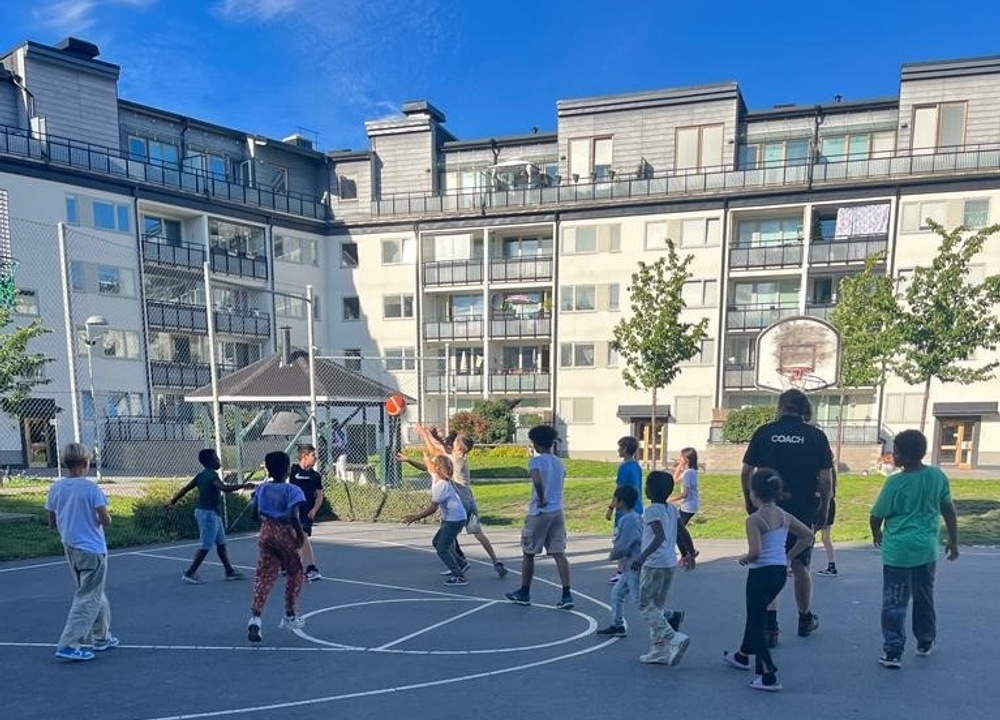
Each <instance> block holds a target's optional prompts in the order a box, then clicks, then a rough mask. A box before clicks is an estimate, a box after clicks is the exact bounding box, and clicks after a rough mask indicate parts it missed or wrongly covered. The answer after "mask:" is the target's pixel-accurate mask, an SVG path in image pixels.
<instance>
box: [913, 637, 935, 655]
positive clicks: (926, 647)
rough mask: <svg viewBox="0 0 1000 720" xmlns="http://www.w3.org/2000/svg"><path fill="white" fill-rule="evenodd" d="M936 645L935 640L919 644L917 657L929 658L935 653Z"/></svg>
mask: <svg viewBox="0 0 1000 720" xmlns="http://www.w3.org/2000/svg"><path fill="white" fill-rule="evenodd" d="M936 645H937V643H935V642H934V641H933V640H931V641H930V642H925V643H919V644H918V645H917V655H918V656H919V657H927V656H928V655H930V654H931V653H932V652H934V648H935V646H936Z"/></svg>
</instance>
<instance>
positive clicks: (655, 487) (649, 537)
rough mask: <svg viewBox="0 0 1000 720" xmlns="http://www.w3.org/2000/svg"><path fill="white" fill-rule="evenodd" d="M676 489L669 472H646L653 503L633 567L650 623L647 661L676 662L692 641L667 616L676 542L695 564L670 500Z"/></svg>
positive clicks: (687, 561) (644, 659)
mask: <svg viewBox="0 0 1000 720" xmlns="http://www.w3.org/2000/svg"><path fill="white" fill-rule="evenodd" d="M673 490H674V479H673V478H672V477H671V476H670V474H669V473H665V472H661V471H659V470H654V471H653V472H651V473H649V475H648V476H646V497H647V498H649V500H650V504H649V507H647V508H646V511H645V512H644V513H643V530H642V554H641V555H640V556H639V558H638V559H637V560H635V561H634V562H633V563H632V569H633V570H639V571H640V575H639V614H641V615H642V617H643V619H644V620H645V621H646V622H647V623H648V624H649V642H650V646H649V652H648V653H646V654H645V655H640V656H639V661H640V662H644V663H662V664H666V665H676V664H677V663H679V662H680V661H681V658H682V657H684V652H685V651H686V650H687V647H688V643H689V642H690V640H689V638H688V636H687V635H685V634H684V633H682V632H676V631H675V630H674V629H673V627H672V626H671V625H670V622H669V621H668V618H667V612H668V611H667V609H666V607H667V593H668V591H669V590H670V583H671V581H672V580H673V577H674V571H675V570H676V569H677V553H676V551H675V550H674V546H675V545H676V546H678V547H680V549H681V552H682V553H683V554H684V556H685V566H686V567H689V568H691V567H693V566H694V557H693V555H694V545H693V543H692V542H691V536H690V535H689V534H688V531H687V529H685V527H684V526H683V525H682V524H681V523H680V517H679V514H678V511H677V508H675V507H674V506H673V505H669V504H667V498H669V497H670V493H672V492H673Z"/></svg>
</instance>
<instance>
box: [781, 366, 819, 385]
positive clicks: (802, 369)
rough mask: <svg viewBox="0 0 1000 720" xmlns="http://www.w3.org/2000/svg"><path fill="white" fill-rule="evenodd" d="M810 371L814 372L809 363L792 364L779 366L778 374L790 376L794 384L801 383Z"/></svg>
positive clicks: (790, 380)
mask: <svg viewBox="0 0 1000 720" xmlns="http://www.w3.org/2000/svg"><path fill="white" fill-rule="evenodd" d="M810 372H812V368H811V367H809V366H808V365H790V366H788V367H780V368H778V374H780V375H783V376H784V377H786V378H788V381H789V382H790V383H792V384H793V385H797V384H801V383H802V381H803V380H804V379H805V377H806V375H808V374H809V373H810Z"/></svg>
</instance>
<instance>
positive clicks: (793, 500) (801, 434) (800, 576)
mask: <svg viewBox="0 0 1000 720" xmlns="http://www.w3.org/2000/svg"><path fill="white" fill-rule="evenodd" d="M811 414H812V408H811V406H810V404H809V398H807V397H806V395H805V393H803V392H802V391H801V390H795V389H792V390H786V391H785V392H783V393H782V394H781V395H780V396H779V397H778V419H777V420H775V421H774V422H770V423H767V424H766V425H762V426H761V427H759V428H758V429H757V431H756V432H754V434H753V437H752V438H751V439H750V445H749V446H748V447H747V451H746V454H745V455H744V456H743V470H742V472H741V474H740V480H741V482H742V485H743V499H744V501H745V503H746V509H747V513H752V512H753V510H754V507H753V504H752V503H751V502H750V476H751V475H753V473H754V471H755V470H756V469H757V468H771V469H772V470H775V471H776V472H777V473H778V474H779V475H780V476H781V479H782V483H783V487H784V497H783V498H782V499H781V501H780V502H779V503H778V504H779V505H780V506H781V507H782V508H783V509H784V510H785V511H786V512H788V513H789V514H791V515H794V516H795V517H796V518H798V519H799V520H800V521H802V522H803V523H805V524H806V525H808V526H809V527H812V528H814V529H819V528H821V527H822V526H824V525H826V523H827V517H828V515H829V511H830V495H831V490H832V485H833V452H832V451H831V450H830V441H829V440H828V439H827V437H826V434H824V433H823V431H822V430H820V429H819V428H817V427H814V426H812V425H808V424H806V422H805V418H807V417H810V416H811ZM817 496H818V499H817ZM789 540H790V541H791V540H793V538H792V537H791V536H790V537H789ZM811 558H812V551H811V549H807V550H805V551H803V552H802V553H801V554H800V555H799V556H798V557H796V558H794V559H793V560H792V575H793V578H794V587H795V604H796V605H798V609H799V627H798V631H799V636H800V637H806V636H808V635H810V634H812V632H813V631H815V630H816V628H818V627H819V618H817V617H816V615H815V614H814V613H813V612H812V610H811V605H812V575H811V574H810V572H809V562H810V560H811ZM777 638H778V612H777V604H776V602H775V603H773V604H772V606H771V607H770V608H768V642H769V644H771V645H772V646H773V645H774V644H775V643H776V642H777Z"/></svg>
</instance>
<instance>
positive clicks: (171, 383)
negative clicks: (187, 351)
mask: <svg viewBox="0 0 1000 720" xmlns="http://www.w3.org/2000/svg"><path fill="white" fill-rule="evenodd" d="M149 374H150V381H151V382H152V384H153V387H163V388H184V389H191V390H193V389H195V388H200V387H205V386H206V385H208V384H210V383H211V382H212V368H211V366H209V364H208V363H176V362H169V361H164V360H154V361H152V362H151V363H149Z"/></svg>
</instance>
